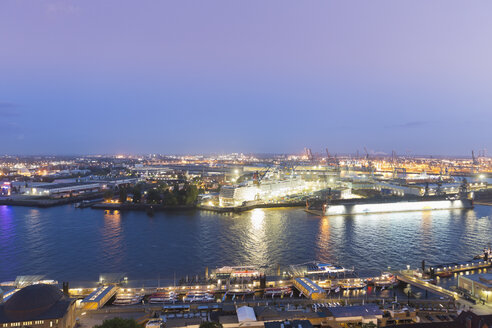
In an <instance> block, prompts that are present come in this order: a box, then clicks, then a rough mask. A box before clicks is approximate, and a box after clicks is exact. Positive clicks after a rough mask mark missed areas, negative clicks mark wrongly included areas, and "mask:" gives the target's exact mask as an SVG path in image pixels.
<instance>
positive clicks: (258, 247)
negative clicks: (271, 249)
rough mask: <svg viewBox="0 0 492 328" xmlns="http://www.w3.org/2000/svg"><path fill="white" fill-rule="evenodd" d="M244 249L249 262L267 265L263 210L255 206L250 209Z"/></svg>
mask: <svg viewBox="0 0 492 328" xmlns="http://www.w3.org/2000/svg"><path fill="white" fill-rule="evenodd" d="M246 240H247V242H246V245H245V246H246V249H245V251H247V252H248V253H249V256H250V263H254V264H256V265H261V266H262V265H267V264H268V262H269V260H268V242H267V237H266V229H265V211H264V210H263V209H261V208H255V209H254V210H253V211H251V228H250V229H249V233H248V234H247V238H246Z"/></svg>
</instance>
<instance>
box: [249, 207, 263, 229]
mask: <svg viewBox="0 0 492 328" xmlns="http://www.w3.org/2000/svg"><path fill="white" fill-rule="evenodd" d="M264 221H265V211H264V210H262V209H261V208H255V209H254V210H253V211H251V226H252V227H253V229H255V230H259V229H261V228H262V227H263V223H264Z"/></svg>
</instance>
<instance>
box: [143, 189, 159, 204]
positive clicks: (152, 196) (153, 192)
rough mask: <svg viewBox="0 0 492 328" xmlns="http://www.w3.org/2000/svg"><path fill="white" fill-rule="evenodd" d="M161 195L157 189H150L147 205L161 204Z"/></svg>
mask: <svg viewBox="0 0 492 328" xmlns="http://www.w3.org/2000/svg"><path fill="white" fill-rule="evenodd" d="M161 200H162V198H161V193H160V192H159V191H158V190H157V189H150V190H149V191H148V192H147V203H149V204H159V203H160V202H161Z"/></svg>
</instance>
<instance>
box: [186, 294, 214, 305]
mask: <svg viewBox="0 0 492 328" xmlns="http://www.w3.org/2000/svg"><path fill="white" fill-rule="evenodd" d="M213 301H215V298H214V296H213V294H211V293H209V292H200V291H192V292H188V293H186V295H185V296H184V297H183V302H190V303H192V302H193V303H203V302H213Z"/></svg>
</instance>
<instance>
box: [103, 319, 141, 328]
mask: <svg viewBox="0 0 492 328" xmlns="http://www.w3.org/2000/svg"><path fill="white" fill-rule="evenodd" d="M94 328H140V326H139V325H138V323H137V322H136V321H135V320H134V319H123V318H113V319H106V320H104V322H103V323H102V324H101V325H95V326H94Z"/></svg>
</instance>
